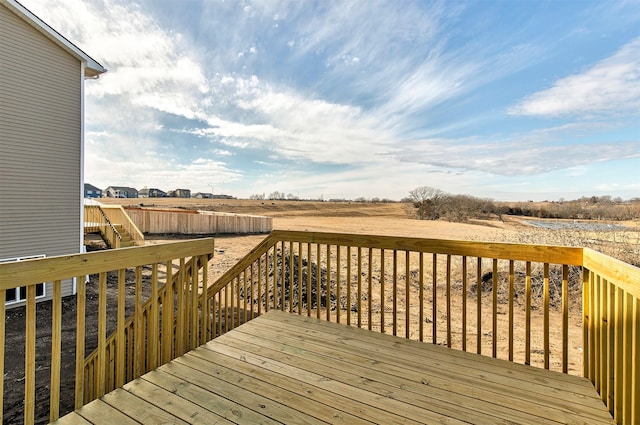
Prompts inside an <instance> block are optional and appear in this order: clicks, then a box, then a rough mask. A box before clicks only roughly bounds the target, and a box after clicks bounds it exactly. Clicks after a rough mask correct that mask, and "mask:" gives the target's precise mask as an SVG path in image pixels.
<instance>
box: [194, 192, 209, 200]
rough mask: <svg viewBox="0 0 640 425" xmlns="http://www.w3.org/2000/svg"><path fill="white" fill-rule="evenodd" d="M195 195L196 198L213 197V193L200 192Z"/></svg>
mask: <svg viewBox="0 0 640 425" xmlns="http://www.w3.org/2000/svg"><path fill="white" fill-rule="evenodd" d="M193 197H194V198H196V199H213V193H205V192H198V193H196V194H195V195H193Z"/></svg>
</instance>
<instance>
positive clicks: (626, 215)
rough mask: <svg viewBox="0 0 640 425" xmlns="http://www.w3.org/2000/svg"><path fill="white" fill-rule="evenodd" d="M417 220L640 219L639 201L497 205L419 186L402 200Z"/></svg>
mask: <svg viewBox="0 0 640 425" xmlns="http://www.w3.org/2000/svg"><path fill="white" fill-rule="evenodd" d="M403 201H404V202H408V203H410V204H411V205H412V206H413V208H414V212H415V215H416V216H417V218H419V219H420V220H447V221H454V222H464V221H467V220H470V219H487V218H495V217H498V218H500V217H502V216H503V215H519V216H525V217H535V218H556V219H574V220H613V221H622V220H636V219H640V198H634V199H631V200H628V201H624V200H622V199H621V198H612V197H611V196H591V197H582V198H579V199H575V200H571V201H566V200H564V199H561V200H559V201H557V202H549V201H544V202H514V203H509V202H496V201H494V200H492V199H487V198H478V197H475V196H471V195H459V194H450V193H447V192H444V191H442V190H440V189H438V188H435V187H431V186H420V187H417V188H415V189H413V190H411V191H410V192H409V196H408V197H406V198H404V199H403Z"/></svg>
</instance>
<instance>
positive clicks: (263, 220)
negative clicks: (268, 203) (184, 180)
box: [126, 208, 273, 235]
mask: <svg viewBox="0 0 640 425" xmlns="http://www.w3.org/2000/svg"><path fill="white" fill-rule="evenodd" d="M126 211H127V212H128V214H129V216H130V217H131V219H132V220H133V222H134V223H136V225H137V226H138V228H140V229H141V230H142V232H143V233H148V234H170V233H177V234H184V235H197V234H204V235H211V234H246V233H269V232H270V231H271V228H272V223H273V219H272V218H271V217H264V216H256V215H243V214H227V213H216V212H211V211H175V210H154V209H148V208H127V209H126Z"/></svg>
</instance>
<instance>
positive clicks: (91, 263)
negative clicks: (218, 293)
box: [0, 239, 214, 424]
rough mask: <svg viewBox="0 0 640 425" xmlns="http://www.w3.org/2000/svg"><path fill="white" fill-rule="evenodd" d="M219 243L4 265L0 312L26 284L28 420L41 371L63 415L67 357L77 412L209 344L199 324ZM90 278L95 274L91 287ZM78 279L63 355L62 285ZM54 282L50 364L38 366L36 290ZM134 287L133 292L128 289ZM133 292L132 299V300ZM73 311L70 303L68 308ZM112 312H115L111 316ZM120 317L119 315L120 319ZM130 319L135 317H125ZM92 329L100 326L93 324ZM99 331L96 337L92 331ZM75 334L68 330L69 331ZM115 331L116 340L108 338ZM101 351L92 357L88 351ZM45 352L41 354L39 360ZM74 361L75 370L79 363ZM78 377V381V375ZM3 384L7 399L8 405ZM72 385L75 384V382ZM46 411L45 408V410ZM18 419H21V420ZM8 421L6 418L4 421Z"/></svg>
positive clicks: (55, 412) (0, 343)
mask: <svg viewBox="0 0 640 425" xmlns="http://www.w3.org/2000/svg"><path fill="white" fill-rule="evenodd" d="M213 250H214V249H213V239H199V240H193V241H184V242H176V243H170V244H162V245H153V246H146V247H133V248H123V249H119V250H110V251H100V252H92V253H87V254H76V255H67V256H60V257H50V258H45V259H42V260H41V261H40V260H28V261H23V262H16V263H6V264H0V314H1V315H2V317H4V316H5V313H6V312H5V308H4V300H5V295H6V290H7V289H11V288H17V287H21V286H26V294H27V300H26V307H25V319H24V325H25V335H26V338H25V347H24V352H25V371H24V423H26V424H32V423H34V421H35V418H36V410H35V409H36V406H35V398H36V370H37V369H38V370H41V369H50V372H51V373H50V378H49V380H48V381H47V382H45V383H44V384H47V383H48V385H42V382H39V383H38V387H39V388H49V393H50V398H49V420H51V421H53V420H56V419H57V418H58V416H59V413H60V401H61V393H60V385H61V378H64V376H61V369H63V368H64V367H65V366H67V365H66V364H63V355H62V353H63V352H64V353H69V352H71V353H72V354H71V358H66V359H64V362H65V363H69V364H70V365H71V367H70V368H68V369H70V370H68V371H67V372H68V373H67V374H66V375H70V376H71V378H72V379H74V380H75V394H64V396H67V397H71V399H72V400H75V401H74V402H73V403H74V405H75V407H76V408H79V407H81V406H82V405H84V404H85V403H87V402H89V401H91V400H93V399H94V398H97V397H100V396H102V395H103V394H105V393H106V392H107V391H109V390H111V389H113V388H115V387H118V386H121V385H124V383H126V382H127V381H128V380H131V379H133V378H136V377H138V376H140V375H141V374H142V373H144V372H146V371H148V370H151V369H153V368H155V367H157V366H158V365H161V364H163V363H166V362H168V361H170V360H171V359H173V358H174V357H176V356H179V355H181V354H183V353H184V352H186V351H188V350H190V349H192V348H195V347H196V346H198V345H200V344H202V343H204V342H205V341H206V340H207V339H206V332H203V331H202V329H201V327H200V326H201V324H202V321H201V320H200V319H199V316H198V314H199V310H201V308H199V307H198V305H197V304H198V302H199V296H200V295H201V294H202V288H203V287H206V286H207V285H208V280H207V276H208V269H207V265H208V261H209V259H210V258H211V257H212V256H213ZM87 276H89V277H90V280H89V283H86V278H87ZM70 278H75V279H76V285H77V296H76V302H75V305H74V307H75V309H76V318H75V320H74V323H73V325H71V328H73V326H75V328H76V329H75V353H73V351H74V350H73V347H64V350H62V348H63V347H62V346H61V345H62V344H61V337H62V331H63V326H62V316H63V304H62V297H61V292H60V287H61V281H62V280H64V279H70ZM40 282H53V288H54V289H53V291H54V293H53V300H52V302H51V318H52V319H51V320H52V321H51V323H50V324H47V325H46V326H49V325H50V326H51V337H52V340H51V353H50V359H51V360H50V363H49V364H48V365H42V364H38V365H36V333H37V332H38V329H39V327H38V326H36V324H37V323H41V321H40V320H37V317H36V300H35V295H36V293H35V287H36V284H37V283H40ZM127 289H128V290H127ZM127 292H129V293H133V296H129V297H127ZM65 306H66V307H69V304H65ZM107 312H109V314H108V313H107ZM113 313H115V314H113ZM127 315H130V316H131V317H132V318H133V319H130V320H129V321H128V320H127V319H126V317H127ZM0 323H1V325H0V328H1V329H0V339H1V340H0V376H1V375H3V374H4V354H5V351H6V347H5V340H4V337H5V332H4V331H5V329H4V326H5V321H4V320H2V321H0ZM88 324H97V326H94V327H88V326H87V325H88ZM96 327H97V332H93V333H92V329H93V330H95V328H96ZM70 330H71V329H65V331H66V332H68V331H70ZM112 330H113V331H114V332H115V333H114V336H113V337H112V338H109V337H108V335H109V333H111V331H112ZM94 347H97V349H96V350H95V352H94V354H91V355H90V356H89V358H88V359H85V353H87V352H89V351H90V350H93V348H94ZM42 354H43V353H41V352H39V356H42ZM74 362H75V368H74V367H73V363H74ZM73 376H75V378H73ZM2 383H3V381H0V400H2V401H3V404H4V396H3V394H4V387H3V385H2ZM71 385H73V384H71ZM39 407H41V406H39ZM1 412H2V409H0V414H1ZM14 420H15V418H14ZM0 422H2V418H0Z"/></svg>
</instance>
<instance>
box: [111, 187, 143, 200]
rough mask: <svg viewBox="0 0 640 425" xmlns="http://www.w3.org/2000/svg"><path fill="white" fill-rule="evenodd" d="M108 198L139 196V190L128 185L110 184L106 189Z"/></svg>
mask: <svg viewBox="0 0 640 425" xmlns="http://www.w3.org/2000/svg"><path fill="white" fill-rule="evenodd" d="M105 192H106V195H107V197H108V198H137V197H138V190H137V189H134V188H132V187H127V186H109V187H108V188H106V189H105Z"/></svg>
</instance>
